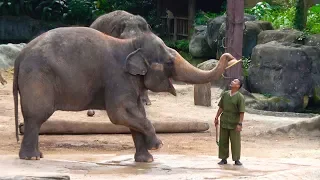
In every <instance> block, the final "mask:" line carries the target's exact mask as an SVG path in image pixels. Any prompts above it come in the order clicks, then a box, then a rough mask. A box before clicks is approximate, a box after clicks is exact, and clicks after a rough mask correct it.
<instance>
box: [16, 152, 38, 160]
mask: <svg viewBox="0 0 320 180" xmlns="http://www.w3.org/2000/svg"><path fill="white" fill-rule="evenodd" d="M19 157H20V159H24V160H40V158H43V154H42V153H41V152H39V151H33V152H31V151H23V150H21V151H20V152H19Z"/></svg>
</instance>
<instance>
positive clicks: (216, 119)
mask: <svg viewBox="0 0 320 180" xmlns="http://www.w3.org/2000/svg"><path fill="white" fill-rule="evenodd" d="M218 124H219V119H218V117H215V118H214V126H216V127H217V126H218Z"/></svg>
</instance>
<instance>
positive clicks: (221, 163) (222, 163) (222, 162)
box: [218, 159, 227, 165]
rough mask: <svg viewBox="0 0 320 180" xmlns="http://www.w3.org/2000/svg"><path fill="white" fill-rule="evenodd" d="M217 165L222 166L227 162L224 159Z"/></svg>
mask: <svg viewBox="0 0 320 180" xmlns="http://www.w3.org/2000/svg"><path fill="white" fill-rule="evenodd" d="M218 164H219V165H224V164H227V160H226V159H222V160H221V161H220V162H218Z"/></svg>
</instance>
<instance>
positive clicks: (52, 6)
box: [35, 0, 68, 21]
mask: <svg viewBox="0 0 320 180" xmlns="http://www.w3.org/2000/svg"><path fill="white" fill-rule="evenodd" d="M67 10H68V7H67V3H66V0H45V1H41V3H39V5H38V6H37V7H36V8H35V11H36V12H38V13H39V14H41V19H43V20H49V21H56V20H60V21H61V20H62V14H63V13H65V12H66V11H67Z"/></svg>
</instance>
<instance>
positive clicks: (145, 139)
mask: <svg viewBox="0 0 320 180" xmlns="http://www.w3.org/2000/svg"><path fill="white" fill-rule="evenodd" d="M230 63H231V59H230V58H227V56H226V57H222V58H221V59H220V62H219V63H218V65H217V66H216V67H215V68H214V69H212V70H210V71H204V70H200V69H198V68H196V67H194V66H193V65H191V64H190V63H189V62H188V61H186V60H185V59H184V58H183V57H182V56H181V55H180V54H179V53H178V52H177V51H175V50H174V49H171V48H168V47H167V46H166V45H165V44H164V42H163V41H162V40H161V39H160V38H159V37H158V36H156V35H154V34H153V33H148V32H147V33H143V34H141V35H139V36H137V37H135V38H130V39H119V38H114V37H112V36H108V35H106V34H104V33H102V32H100V31H97V30H95V29H92V28H89V27H59V28H56V29H52V30H49V31H47V32H46V33H44V34H42V35H39V36H38V37H36V38H35V39H33V40H32V41H30V42H29V43H28V44H27V45H26V46H25V48H24V49H23V50H22V51H21V53H20V54H19V55H18V57H17V59H16V60H15V63H14V69H15V71H14V77H13V97H14V98H13V99H14V115H15V128H16V138H17V141H18V142H19V136H18V122H19V120H18V100H19V99H18V98H19V95H20V106H21V110H22V116H23V119H24V135H23V139H22V142H21V145H20V150H19V158H20V159H25V160H39V159H40V158H43V154H42V153H41V151H40V149H39V131H40V127H41V125H42V124H43V123H44V122H45V121H46V120H47V119H48V118H49V117H50V116H51V115H52V114H53V113H54V112H55V111H57V110H61V111H82V110H88V109H99V110H106V112H107V115H108V117H109V119H110V121H111V122H112V123H113V124H117V125H124V126H126V127H128V128H129V129H130V132H131V135H132V139H133V143H134V146H135V149H136V152H135V154H134V159H135V161H136V162H152V161H154V159H153V156H152V155H151V154H150V152H149V150H155V149H159V148H161V147H162V145H163V143H162V141H161V140H160V139H159V138H158V137H157V135H156V132H155V128H154V127H153V125H152V123H151V122H150V120H149V119H147V117H146V112H145V107H144V105H143V103H142V102H141V100H140V96H141V95H142V94H141V89H148V90H151V91H153V92H168V93H171V94H172V95H174V96H176V90H175V88H174V86H173V85H172V83H171V80H172V79H173V80H176V81H182V82H186V83H192V84H199V83H201V84H202V83H207V82H211V81H215V80H217V79H219V77H220V76H221V75H222V73H224V71H225V68H226V67H227V66H228V65H229V64H230Z"/></svg>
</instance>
